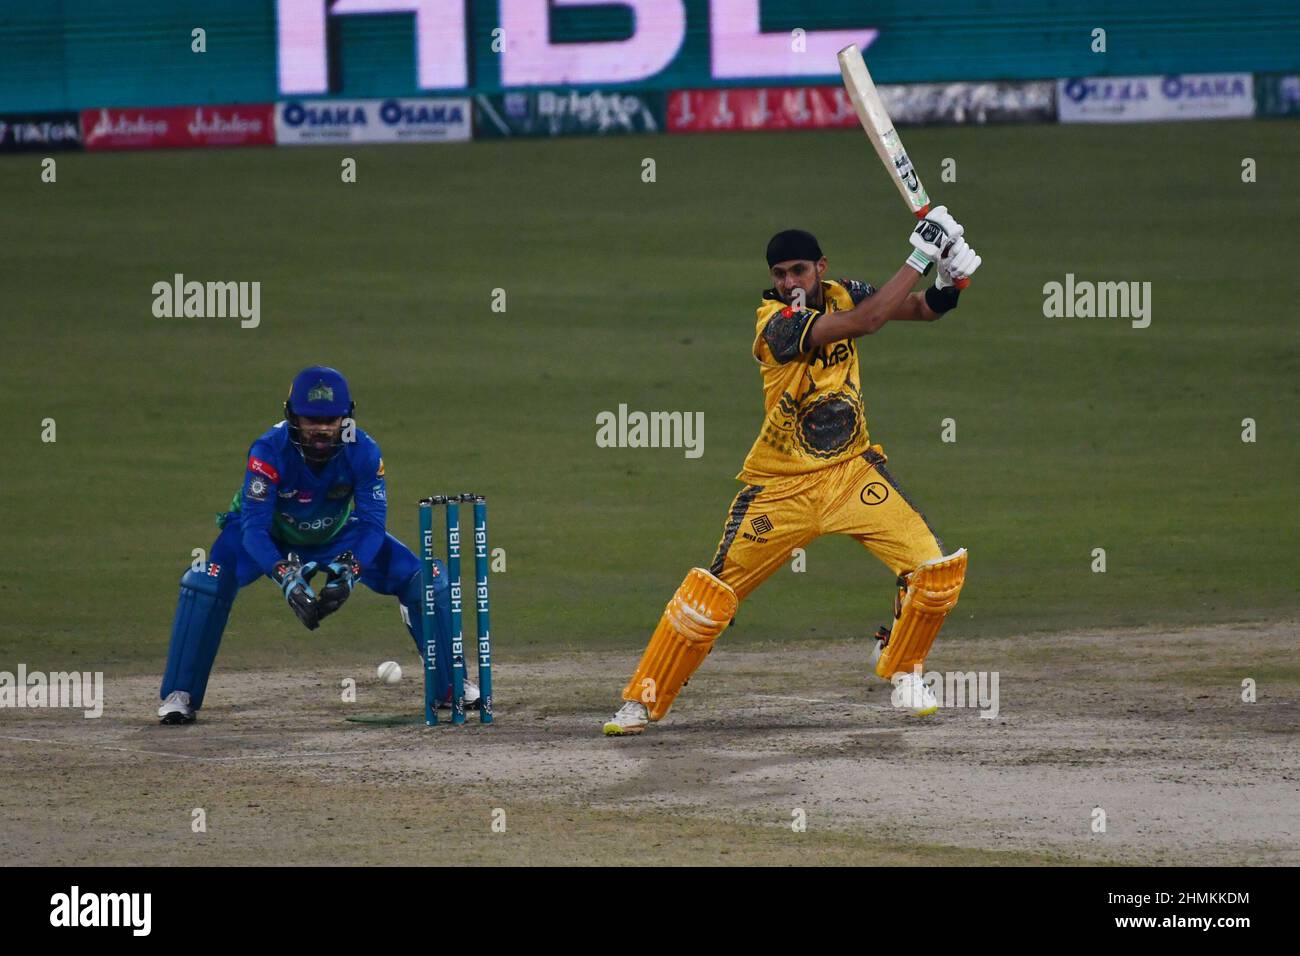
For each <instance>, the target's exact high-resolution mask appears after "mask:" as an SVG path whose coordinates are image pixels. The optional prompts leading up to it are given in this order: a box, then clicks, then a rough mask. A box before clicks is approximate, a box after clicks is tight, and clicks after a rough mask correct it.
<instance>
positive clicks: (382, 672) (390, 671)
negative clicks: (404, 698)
mask: <svg viewBox="0 0 1300 956" xmlns="http://www.w3.org/2000/svg"><path fill="white" fill-rule="evenodd" d="M378 673H379V679H380V680H381V681H383V682H384V683H385V684H396V683H397V682H398V681H400V680H401V679H402V665H401V664H399V663H397V661H384V662H383V663H382V664H380V665H379V671H378Z"/></svg>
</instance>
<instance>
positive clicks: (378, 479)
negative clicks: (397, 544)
mask: <svg viewBox="0 0 1300 956" xmlns="http://www.w3.org/2000/svg"><path fill="white" fill-rule="evenodd" d="M352 488H353V492H352V493H353V495H354V496H355V497H354V502H355V504H356V510H355V511H354V512H353V514H355V515H356V517H357V520H358V521H359V522H360V531H361V535H360V537H359V538H358V539H357V544H356V547H355V548H353V551H352V553H353V554H354V555H355V556H356V559H357V562H358V563H359V564H360V565H361V567H363V568H368V567H370V565H371V563H373V562H374V560H375V555H377V554H378V553H379V549H380V548H381V547H383V544H384V538H385V537H386V536H387V535H388V485H387V482H386V480H385V478H384V459H383V458H382V457H381V456H380V454H379V445H378V444H377V443H376V442H374V441H367V442H366V443H365V445H364V446H363V447H361V448H358V449H357V452H356V457H355V458H354V459H353V462H352Z"/></svg>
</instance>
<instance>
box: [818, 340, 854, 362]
mask: <svg viewBox="0 0 1300 956" xmlns="http://www.w3.org/2000/svg"><path fill="white" fill-rule="evenodd" d="M854 352H855V349H854V348H853V341H852V339H845V340H844V341H843V342H836V343H835V347H834V348H830V347H829V346H826V345H822V346H819V347H818V349H817V351H815V352H813V353H812V364H813V365H817V364H819V363H820V364H821V367H822V368H831V367H832V366H835V365H839V364H840V363H841V362H847V361H848V360H849V359H851V358H853V355H854Z"/></svg>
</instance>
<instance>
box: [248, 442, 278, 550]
mask: <svg viewBox="0 0 1300 956" xmlns="http://www.w3.org/2000/svg"><path fill="white" fill-rule="evenodd" d="M279 487H280V461H279V459H278V457H277V456H276V453H275V450H274V449H273V448H272V447H271V446H270V445H268V444H266V443H264V442H256V443H254V445H253V447H252V448H251V449H249V452H248V467H247V468H246V469H245V470H244V487H243V489H242V490H241V491H240V495H241V496H242V499H243V500H242V503H241V506H240V527H241V529H242V531H243V545H244V550H245V551H247V552H248V553H249V554H251V555H252V556H253V557H254V558H255V559H256V560H257V563H258V565H259V566H260V567H261V569H262V571H263V572H264V573H265V574H268V575H269V574H271V573H272V572H273V571H274V570H275V566H276V564H277V563H278V562H279V560H280V549H279V548H277V547H276V546H275V542H274V541H273V540H272V539H271V522H272V521H273V520H274V519H275V501H276V492H277V489H279Z"/></svg>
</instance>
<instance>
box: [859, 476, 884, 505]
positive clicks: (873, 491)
mask: <svg viewBox="0 0 1300 956" xmlns="http://www.w3.org/2000/svg"><path fill="white" fill-rule="evenodd" d="M888 497H889V485H887V484H885V483H884V482H883V481H871V482H868V483H867V484H865V485H863V487H862V490H861V491H859V492H858V500H859V501H861V502H862V503H863V504H864V505H878V504H882V503H883V502H884V501H885V499H886V498H888Z"/></svg>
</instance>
